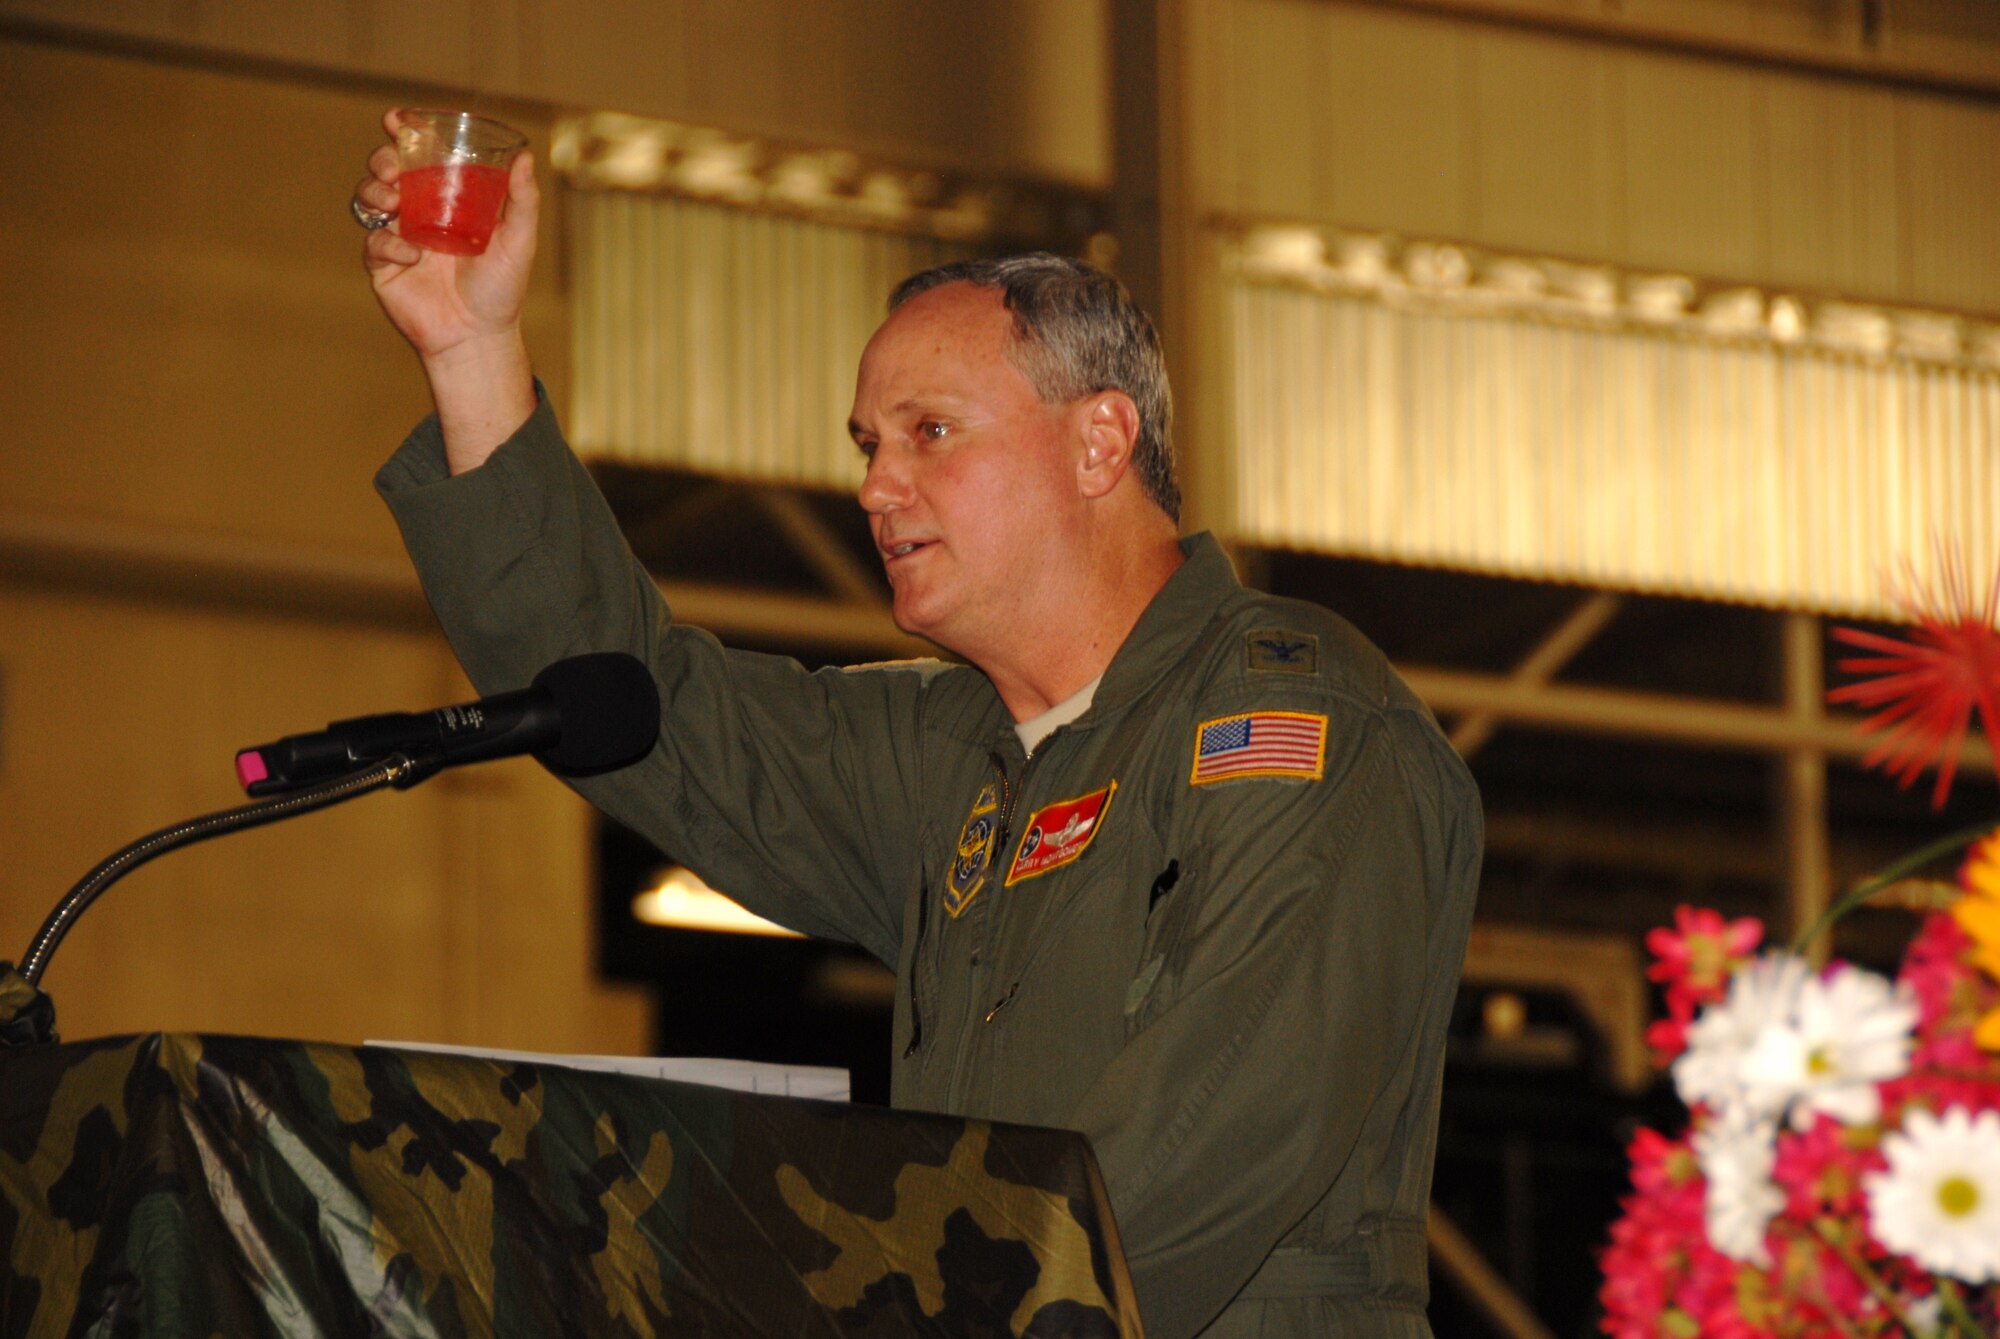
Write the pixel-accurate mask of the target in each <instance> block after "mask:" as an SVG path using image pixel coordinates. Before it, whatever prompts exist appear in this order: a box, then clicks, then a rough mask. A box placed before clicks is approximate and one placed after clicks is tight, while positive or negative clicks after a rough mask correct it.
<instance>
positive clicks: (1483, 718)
mask: <svg viewBox="0 0 2000 1339" xmlns="http://www.w3.org/2000/svg"><path fill="white" fill-rule="evenodd" d="M1620 603H1621V601H1620V600H1619V598H1618V597H1617V596H1616V595H1612V594H1609V593H1607V592H1604V591H1598V592H1597V593H1595V594H1593V595H1590V596H1587V597H1586V598H1585V599H1584V600H1583V602H1582V603H1580V604H1578V605H1577V607H1576V608H1575V609H1573V610H1571V611H1570V613H1569V616H1568V617H1567V618H1565V619H1563V621H1562V622H1561V623H1559V624H1557V625H1556V626H1555V628H1554V629H1552V630H1551V631H1550V633H1549V635H1548V636H1547V637H1545V638H1543V639H1542V641H1541V643H1540V644H1539V645H1538V646H1536V647H1535V649H1534V650H1532V651H1530V652H1529V653H1528V654H1527V656H1526V657H1524V658H1523V659H1522V661H1521V663H1520V664H1519V665H1517V666H1515V667H1514V672H1513V674H1512V675H1510V676H1508V682H1510V683H1513V684H1516V685H1518V686H1520V687H1524V688H1538V687H1540V686H1541V685H1543V684H1545V683H1547V682H1548V681H1549V680H1551V679H1553V678H1554V677H1555V676H1556V675H1557V674H1559V673H1561V671H1562V667H1563V666H1564V665H1567V664H1569V662H1570V661H1572V660H1574V659H1575V658H1576V654H1577V652H1579V651H1581V650H1583V648H1584V647H1586V646H1588V645H1590V642H1591V639H1592V638H1594V637H1596V636H1597V634H1598V633H1600V632H1602V631H1603V630H1604V625H1605V624H1607V623H1609V622H1610V621H1611V620H1612V618H1613V617H1614V616H1615V615H1616V614H1617V613H1618V608H1619V605H1620ZM1499 726H1500V717H1499V716H1498V715H1497V714H1495V713H1494V712H1490V711H1475V712H1469V713H1467V714H1466V715H1465V716H1463V717H1461V718H1460V719H1459V721H1458V723H1457V724H1456V725H1454V726H1453V727H1452V730H1451V746H1452V747H1453V748H1455V749H1457V750H1458V755H1459V756H1460V757H1461V758H1464V759H1466V760H1468V761H1470V760H1471V758H1472V755H1473V754H1475V753H1477V752H1479V750H1480V749H1482V748H1484V747H1485V746H1486V741H1487V740H1489V739H1491V738H1493V732H1494V731H1495V730H1497V729H1498V728H1499Z"/></svg>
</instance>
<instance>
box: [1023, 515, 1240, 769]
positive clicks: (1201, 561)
mask: <svg viewBox="0 0 2000 1339" xmlns="http://www.w3.org/2000/svg"><path fill="white" fill-rule="evenodd" d="M1180 546H1181V553H1182V554H1183V555H1184V556H1185V558H1186V561H1185V562H1183V563H1182V564H1181V565H1180V566H1179V567H1178V568H1176V569H1175V570H1174V574H1173V575H1172V576H1170V577H1168V578H1167V584H1166V585H1164V586H1162V587H1161V588H1160V591H1159V593H1158V594H1157V595H1155V596H1154V597H1153V599H1152V602H1151V603H1150V604H1148V605H1147V606H1146V610H1145V612H1144V613H1142V614H1140V615H1139V621H1138V622H1137V623H1135V624H1133V626H1132V631H1131V632H1130V633H1128V634H1127V635H1126V638H1125V641H1124V642H1123V643H1122V644H1121V645H1120V646H1119V648H1118V651H1117V654H1115V655H1113V656H1112V657H1111V664H1110V665H1108V666H1107V667H1106V668H1105V671H1104V678H1103V680H1102V682H1100V683H1099V684H1098V686H1097V692H1096V694H1095V695H1094V696H1093V697H1092V698H1091V702H1090V709H1089V710H1088V711H1086V712H1084V713H1083V715H1081V716H1079V717H1078V718H1077V719H1076V720H1074V721H1072V722H1070V723H1069V724H1068V725H1065V726H1063V727H1062V730H1064V731H1069V730H1079V729H1085V730H1087V729H1089V728H1090V727H1091V725H1093V724H1094V723H1095V722H1096V721H1097V720H1099V719H1100V718H1101V717H1103V716H1104V715H1106V714H1107V713H1109V712H1113V711H1117V710H1119V709H1120V708H1122V707H1124V706H1126V705H1127V704H1128V703H1130V702H1132V701H1134V700H1136V699H1137V698H1139V697H1140V696H1142V695H1143V694H1144V693H1146V692H1147V690H1149V689H1150V688H1152V686H1153V685H1154V684H1155V683H1157V682H1158V681H1159V679H1160V677H1161V676H1162V675H1164V674H1165V673H1166V672H1167V671H1168V670H1170V669H1172V668H1173V667H1174V666H1175V665H1178V664H1179V663H1180V662H1181V660H1182V659H1183V658H1184V657H1185V656H1186V655H1187V652H1188V649H1189V648H1190V647H1192V646H1193V645H1194V644H1195V642H1196V641H1197V640H1199V639H1200V637H1201V635H1202V633H1203V631H1204V630H1205V629H1206V628H1207V627H1208V625H1209V624H1210V623H1211V622H1212V621H1213V620H1214V619H1215V617H1216V615H1217V614H1218V613H1219V612H1220V611H1221V610H1222V607H1223V606H1224V605H1225V604H1227V603H1228V602H1229V600H1230V598H1231V597H1232V596H1234V595H1236V594H1238V593H1239V592H1241V591H1242V589H1243V587H1242V586H1241V585H1240V584H1239V583H1238V582H1237V580H1236V571H1235V569H1234V568H1233V567H1231V566H1230V563H1229V555H1227V554H1226V553H1224V552H1223V551H1222V546H1221V545H1220V544H1218V543H1217V542H1216V541H1215V537H1214V536H1213V535H1211V534H1210V533H1209V532H1208V531H1206V530H1204V531H1202V532H1201V533H1199V534H1195V535H1188V536H1186V537H1184V538H1183V539H1181V541H1180ZM989 691H990V688H989ZM993 706H994V708H995V712H994V716H993V720H992V723H991V725H990V726H989V739H990V745H989V746H990V747H991V749H992V750H993V752H995V753H997V754H999V755H1000V756H1001V757H1002V758H1005V759H1008V760H1009V761H1010V762H1012V763H1015V764H1018V763H1020V762H1022V761H1024V760H1025V758H1026V756H1027V755H1026V752H1025V751H1024V750H1023V749H1022V748H1021V741H1020V738H1019V736H1018V735H1017V734H1016V733H1015V731H1014V719H1013V717H1011V716H1009V715H1008V714H1007V711H1006V708H1005V707H1004V706H1003V705H1001V702H1000V695H999V694H998V693H994V694H993Z"/></svg>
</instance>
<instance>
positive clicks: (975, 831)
mask: <svg viewBox="0 0 2000 1339" xmlns="http://www.w3.org/2000/svg"><path fill="white" fill-rule="evenodd" d="M999 829H1000V788H999V787H998V786H996V785H994V784H993V783H992V782H991V781H989V782H987V783H986V784H985V785H983V786H981V787H980V788H979V794H978V795H977V796H976V797H975V798H974V799H973V801H972V812H971V813H969V814H967V815H966V816H965V826H964V827H962V828H960V829H959V832H958V851H957V853H956V854H955V855H954V856H953V857H952V862H951V885H950V887H948V888H946V889H945V894H944V909H945V912H946V914H948V915H949V916H951V918H952V919H953V920H957V919H958V913H959V912H961V911H964V910H965V908H966V906H967V905H968V904H969V903H970V902H971V901H972V899H973V898H975V897H977V896H978V895H979V890H980V889H981V888H983V887H985V886H986V871H987V868H988V867H989V866H991V865H992V863H993V843H994V841H995V840H996V839H997V838H998V837H999V835H1000V831H999Z"/></svg>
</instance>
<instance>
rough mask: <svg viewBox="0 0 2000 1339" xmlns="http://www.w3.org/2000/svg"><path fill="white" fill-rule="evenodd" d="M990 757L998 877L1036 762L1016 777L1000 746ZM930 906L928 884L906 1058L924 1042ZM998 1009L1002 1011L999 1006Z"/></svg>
mask: <svg viewBox="0 0 2000 1339" xmlns="http://www.w3.org/2000/svg"><path fill="white" fill-rule="evenodd" d="M987 757H988V759H989V760H990V761H991V762H992V764H993V771H994V773H995V775H997V776H998V777H999V778H1000V820H999V824H998V831H996V832H995V833H994V836H993V846H992V848H991V849H992V852H993V854H992V855H991V856H990V857H989V859H988V864H987V867H986V872H985V874H984V876H983V877H985V878H987V879H994V878H997V877H998V871H999V866H1000V861H1001V859H1002V858H1003V857H1004V856H1005V855H1006V853H1007V838H1008V836H1009V834H1010V832H1011V830H1012V828H1013V825H1014V808H1015V806H1016V805H1017V804H1019V803H1020V800H1021V789H1022V786H1023V785H1025V784H1026V782H1027V779H1028V768H1029V767H1030V766H1032V765H1033V764H1034V760H1033V759H1032V758H1030V759H1029V760H1028V761H1027V762H1026V763H1024V764H1022V767H1021V775H1020V778H1019V780H1018V781H1016V780H1012V779H1010V778H1009V777H1008V775H1007V761H1006V759H1004V758H1002V757H1001V756H1000V751H999V750H998V749H995V750H993V751H992V752H991V753H989V754H987ZM930 906H931V890H930V889H929V888H925V889H924V894H923V897H922V898H921V899H920V900H919V901H918V903H917V944H916V949H915V951H914V952H912V953H911V955H910V1041H909V1045H907V1046H905V1047H904V1048H903V1059H905V1060H908V1059H910V1058H912V1057H913V1056H915V1055H916V1053H917V1052H918V1050H920V1049H921V1048H922V1046H923V1044H924V1015H923V998H922V996H923V954H924V940H925V938H926V935H927V933H928V930H929V927H930ZM995 1012H998V1011H997V1010H996V1011H995ZM987 1019H988V1021H989V1022H990V1021H991V1020H992V1015H990V1014H989V1015H988V1016H987ZM961 1054H962V1053H961ZM953 1081H954V1083H955V1082H956V1076H955V1075H954V1079H953Z"/></svg>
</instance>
